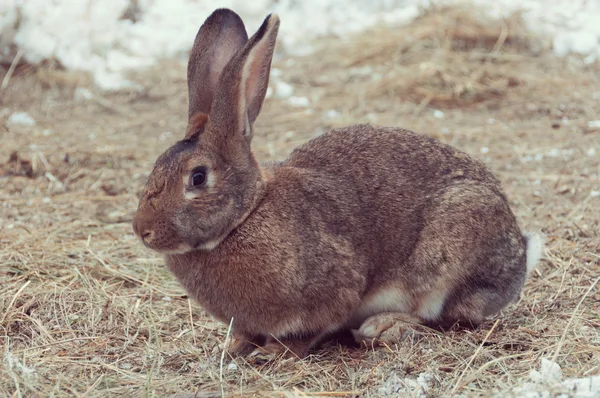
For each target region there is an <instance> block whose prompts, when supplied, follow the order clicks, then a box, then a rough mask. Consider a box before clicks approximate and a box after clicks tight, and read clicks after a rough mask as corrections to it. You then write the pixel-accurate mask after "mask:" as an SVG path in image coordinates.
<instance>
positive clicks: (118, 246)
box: [0, 9, 600, 397]
mask: <svg viewBox="0 0 600 398" xmlns="http://www.w3.org/2000/svg"><path fill="white" fill-rule="evenodd" d="M478 21H480V22H478ZM284 23H285V21H284ZM521 26H522V24H521V23H520V20H519V18H518V16H515V17H514V18H511V19H510V20H507V21H503V22H500V23H489V22H487V21H484V20H481V19H478V18H476V17H475V16H474V14H473V13H472V12H471V13H465V12H464V10H456V9H449V10H448V9H447V10H440V11H435V12H431V13H429V14H428V15H426V16H424V17H422V18H420V19H419V20H418V21H416V22H415V23H413V24H411V25H410V26H408V27H405V28H401V29H394V30H378V31H374V32H371V33H368V34H364V35H360V36H359V37H356V38H353V39H351V40H346V41H342V42H340V41H339V40H333V39H331V40H324V41H322V42H321V43H320V46H321V48H320V50H319V51H318V52H317V53H316V54H315V55H313V56H310V57H307V58H302V59H289V58H284V59H283V60H280V61H279V62H277V65H276V67H278V68H279V69H280V70H281V71H282V75H283V78H284V79H285V80H286V81H289V82H291V83H292V84H293V86H294V88H295V94H296V95H305V96H307V97H308V98H309V99H310V100H311V104H312V105H311V107H310V109H304V108H297V107H293V106H291V105H289V104H288V103H286V102H285V101H280V100H277V99H272V100H269V101H267V103H266V105H265V109H264V111H263V115H262V116H261V118H260V121H259V126H257V132H256V138H255V143H254V147H255V152H256V154H257V155H258V156H259V157H260V158H261V159H263V160H267V159H279V158H282V157H283V156H285V155H286V154H287V153H288V152H289V151H290V149H291V148H292V147H294V146H296V145H298V144H299V143H301V142H303V141H305V140H307V139H309V138H311V137H312V136H314V135H316V134H319V133H320V132H322V131H323V130H325V129H327V128H330V127H335V126H339V125H346V124H349V123H354V122H364V121H371V122H373V123H377V124H384V125H400V126H404V127H407V128H411V129H414V130H417V131H421V132H423V133H427V134H430V135H432V136H435V137H437V138H440V139H441V140H443V141H445V142H448V143H451V144H453V145H456V146H458V147H459V148H462V149H464V150H465V151H467V152H469V153H470V154H472V155H474V156H477V157H480V158H482V159H483V160H484V161H485V162H486V163H488V164H489V165H490V167H491V168H492V169H493V170H494V171H495V172H496V173H497V174H498V176H499V177H500V178H501V180H502V181H503V183H504V186H505V189H506V191H507V194H508V196H509V197H510V198H511V200H512V204H513V209H514V211H515V213H516V214H517V216H518V218H519V220H520V222H521V224H522V225H523V227H524V229H534V230H535V229H541V230H543V231H544V232H545V233H546V234H547V236H548V256H547V259H546V260H544V261H543V262H542V263H541V265H540V266H539V268H538V270H537V272H536V273H535V274H534V275H533V277H532V278H531V280H530V281H529V282H528V284H527V286H526V289H525V291H524V294H523V296H522V299H521V300H520V301H519V302H518V303H515V304H514V305H511V306H510V307H509V308H508V309H506V311H504V312H503V313H502V314H501V315H499V316H498V317H496V318H495V319H492V320H490V321H489V322H488V323H486V324H484V325H482V327H481V328H479V329H477V330H475V331H456V332H449V333H446V334H431V335H426V336H425V337H424V338H422V339H420V340H417V341H406V342H403V343H401V344H398V345H397V346H394V347H384V348H380V349H368V350H365V349H355V348H347V347H341V346H338V345H336V344H333V343H330V344H328V345H326V346H325V347H324V348H323V349H322V350H320V351H318V352H316V353H315V355H314V356H312V357H311V358H310V359H308V360H305V361H295V360H276V361H273V362H269V363H259V362H256V361H255V362H253V361H250V362H246V361H244V360H236V362H235V363H231V361H230V359H229V358H225V360H224V361H223V362H222V361H221V355H222V350H221V344H222V343H223V342H224V340H225V338H226V333H227V325H223V324H219V323H216V322H214V321H213V320H212V319H211V318H210V317H208V316H207V315H206V314H205V313H203V312H202V310H201V309H200V308H198V306H196V305H195V304H194V303H190V301H189V300H188V299H187V297H186V296H185V294H184V292H183V291H182V290H181V288H180V287H179V286H178V284H177V283H176V282H175V281H174V279H173V278H172V277H171V275H169V273H168V272H167V270H166V269H165V267H164V266H163V265H162V261H161V259H160V258H158V257H156V256H155V255H154V254H153V253H150V252H148V251H147V250H145V249H144V248H143V247H141V245H139V244H138V242H137V241H136V239H135V238H134V237H133V235H132V231H131V226H130V220H131V217H132V213H133V211H134V210H135V208H136V205H137V192H138V191H139V190H140V189H141V187H142V185H143V183H144V181H145V178H146V176H147V175H148V172H149V171H150V169H151V165H152V163H153V162H154V160H155V158H156V157H157V155H158V154H159V153H161V152H162V151H163V150H164V149H165V148H166V146H167V145H168V144H170V143H172V142H174V141H175V140H176V139H177V137H178V136H179V135H180V134H182V133H183V131H184V127H185V111H186V109H187V108H186V98H185V93H186V90H185V80H184V77H185V68H184V66H183V65H182V64H180V63H177V62H165V63H164V64H163V65H161V67H160V69H156V70H154V71H149V72H148V73H145V74H140V75H138V76H136V78H137V80H138V81H139V82H140V84H141V85H142V86H143V87H144V88H143V89H142V90H141V91H132V92H122V93H118V94H111V95H108V94H101V93H94V97H93V98H92V100H89V101H81V100H77V98H78V97H77V95H76V91H75V87H76V86H77V85H82V84H85V81H86V80H85V78H83V77H81V76H76V77H69V75H68V74H65V73H63V72H60V71H56V70H54V69H43V68H42V69H32V68H29V69H23V68H16V69H15V71H14V73H13V74H12V76H11V77H10V80H9V81H8V83H7V85H6V87H5V89H4V90H3V91H2V92H1V93H0V95H1V97H0V136H1V137H2V146H1V147H0V200H1V201H2V204H1V205H0V209H1V212H0V265H1V268H0V273H1V275H2V278H3V280H4V281H5V283H3V284H2V286H0V335H1V337H2V338H1V339H0V345H1V352H2V356H3V366H2V367H0V395H2V396H28V397H29V396H40V397H42V396H44V397H45V396H96V397H107V396H169V395H171V394H174V393H182V392H185V391H196V390H199V391H203V392H213V394H212V395H214V396H221V394H222V393H223V395H225V396H241V395H255V396H364V397H372V396H382V395H385V394H386V393H389V394H391V396H394V395H397V394H398V393H394V388H396V390H397V389H400V388H401V387H402V383H401V382H398V381H397V380H402V378H404V377H406V378H408V379H416V377H417V375H419V374H421V373H423V372H427V373H428V374H430V375H431V379H430V382H429V387H430V389H429V392H428V393H427V395H428V396H448V395H450V394H451V393H463V394H465V395H467V396H481V395H483V396H486V395H489V394H491V392H492V391H502V390H504V389H506V388H508V387H510V386H511V385H514V384H515V383H517V382H518V381H519V380H521V379H522V378H524V377H526V376H527V374H528V372H529V370H530V369H532V368H535V367H537V366H538V363H539V360H540V358H542V357H550V358H552V357H556V360H557V361H558V362H559V363H560V365H561V366H562V368H563V372H564V373H565V375H566V376H584V375H590V374H597V373H600V348H599V347H600V315H599V314H600V311H598V308H599V307H600V292H599V290H600V289H599V288H598V285H596V286H595V287H593V284H594V283H595V282H597V277H598V275H600V238H599V236H600V196H598V194H597V193H598V191H600V164H599V160H598V159H599V158H600V131H597V130H592V129H589V128H588V127H587V126H588V125H587V122H588V121H590V120H599V119H600V114H599V113H598V109H600V107H599V104H600V91H599V90H600V85H599V84H598V83H599V82H598V76H600V73H598V72H599V67H598V64H593V65H583V64H581V63H580V62H579V61H578V60H576V59H556V58H554V57H553V56H552V55H550V54H548V52H547V51H546V50H545V48H544V45H543V44H544V43H542V42H540V41H538V40H537V39H535V38H532V37H530V36H529V35H528V34H527V32H525V31H524V30H523V29H522V28H521ZM7 70H8V66H7V67H6V68H5V70H4V73H3V74H0V80H2V77H3V76H5V75H6V72H7ZM0 71H2V69H0ZM434 109H438V110H443V112H444V115H443V116H444V117H443V118H439V117H438V118H436V117H434V113H433V110H434ZM15 110H19V111H27V112H29V113H30V115H32V116H33V117H34V118H35V119H36V120H37V125H36V126H33V127H18V126H9V125H7V124H6V120H7V117H8V115H9V113H10V112H11V111H15ZM332 110H334V111H335V112H331V111H332ZM440 115H441V114H439V113H438V116H440ZM563 120H564V121H563ZM566 120H568V121H566ZM167 131H171V132H173V134H166V133H165V132H167ZM592 148H594V149H595V150H596V151H597V152H598V153H599V154H596V155H593V152H591V149H592ZM395 377H396V378H397V377H399V378H400V379H395ZM395 380H396V381H395ZM405 394H406V395H407V396H419V391H412V390H410V389H409V390H407V391H406V392H405ZM205 395H207V396H210V394H205Z"/></svg>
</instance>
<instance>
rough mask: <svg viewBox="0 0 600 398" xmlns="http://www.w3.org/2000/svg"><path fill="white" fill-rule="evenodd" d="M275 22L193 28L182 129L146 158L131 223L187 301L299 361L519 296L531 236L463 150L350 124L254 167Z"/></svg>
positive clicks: (479, 314)
mask: <svg viewBox="0 0 600 398" xmlns="http://www.w3.org/2000/svg"><path fill="white" fill-rule="evenodd" d="M278 28H279V18H278V17H277V16H276V15H269V16H268V17H267V18H266V19H265V21H264V23H263V24H262V26H261V27H260V29H259V30H258V31H257V32H256V34H254V36H252V37H251V38H250V39H249V40H248V38H247V35H246V31H245V27H244V24H243V22H242V20H241V19H240V17H239V16H238V15H237V14H235V13H234V12H233V11H231V10H227V9H219V10H216V11H215V12H214V13H213V14H212V15H211V16H210V17H208V19H207V20H206V21H205V23H204V24H203V25H202V27H201V28H200V31H199V32H198V35H197V36H196V40H195V42H194V47H193V50H192V52H191V55H190V60H189V65H188V89H189V96H190V103H189V125H188V128H187V132H186V135H185V138H184V139H183V140H182V141H179V142H178V143H176V144H175V145H173V146H172V147H171V148H169V149H168V150H167V151H166V152H165V153H164V154H163V155H161V156H160V157H159V158H158V160H157V161H156V164H155V166H154V170H153V171H152V174H151V175H150V178H149V180H148V183H147V185H146V188H145V192H144V194H143V196H142V198H141V200H140V205H139V208H138V211H137V214H136V215H135V219H134V222H133V227H134V230H135V232H136V234H137V235H138V236H139V237H140V238H141V239H142V240H143V242H144V244H145V245H146V246H147V247H149V248H151V249H153V250H156V251H158V252H160V253H163V254H165V256H166V262H167V265H168V267H169V269H170V270H171V271H172V272H173V273H174V274H175V276H176V277H177V278H178V279H179V281H180V282H181V283H182V284H183V286H184V287H185V288H186V289H187V291H188V292H189V294H190V295H191V296H192V297H194V298H195V299H196V300H198V302H200V304H201V305H202V306H203V307H204V308H205V309H206V310H207V311H208V312H209V313H211V314H212V315H214V316H215V317H217V318H218V319H220V320H221V321H223V322H226V323H229V322H230V321H231V320H232V319H233V320H232V325H233V326H232V330H233V334H234V336H235V337H236V338H237V341H236V343H235V344H234V345H233V347H232V348H231V350H232V351H233V352H238V353H243V354H245V353H248V352H250V351H251V350H252V349H253V348H254V347H256V346H260V345H264V347H263V348H264V349H265V350H267V351H269V352H280V351H283V350H285V349H286V348H287V349H289V350H290V351H291V352H293V353H294V354H296V355H298V356H305V355H307V354H308V352H309V349H310V348H311V347H313V346H314V345H315V344H316V343H317V342H319V341H320V340H321V339H322V338H323V337H324V336H326V335H328V334H330V333H333V332H336V331H338V330H348V329H351V330H354V334H355V337H356V339H357V340H361V341H372V340H376V339H382V338H385V337H386V332H387V331H388V330H392V329H393V328H394V327H396V326H397V325H399V324H402V322H406V321H409V322H417V323H419V324H423V325H430V326H439V327H446V326H451V325H453V324H455V323H457V322H458V323H465V324H468V325H476V324H478V323H479V322H481V321H482V320H483V319H484V318H485V317H487V316H489V315H492V314H495V313H497V312H499V311H500V310H501V309H502V308H503V307H505V306H506V305H507V304H508V303H510V302H511V301H512V300H514V299H515V298H517V297H518V296H519V294H520V292H521V289H522V287H523V283H524V281H525V279H526V275H527V273H528V271H529V270H531V269H532V268H533V267H534V266H535V264H536V262H537V261H538V260H539V258H540V256H541V254H542V249H543V244H542V241H541V238H540V237H539V236H538V235H530V236H526V235H523V234H522V233H521V231H520V230H519V226H518V225H517V222H516V220H515V217H514V215H513V213H512V212H511V209H510V208H509V205H508V203H507V199H506V197H505V196H504V194H503V192H502V190H501V188H500V183H499V182H498V180H497V179H496V178H495V177H494V175H493V174H492V173H491V172H490V171H489V170H488V169H487V168H486V167H485V166H484V165H483V164H482V163H481V162H479V161H477V160H474V159H472V158H470V157H469V156H467V155H466V154H464V153H463V152H460V151H458V150H456V149H454V148H452V147H450V146H448V145H444V144H442V143H440V142H438V141H436V140H434V139H432V138H428V137H426V136H423V135H419V134H416V133H413V132H411V131H407V130H402V129H397V128H383V127H374V126H369V125H357V126H351V127H348V128H344V129H337V130H333V131H330V132H328V133H326V134H324V135H322V136H320V137H318V138H315V139H313V140H312V141H310V142H308V143H307V144H305V145H303V146H301V147H299V148H297V149H296V150H295V151H293V152H292V154H291V155H290V156H289V158H288V159H287V160H285V161H283V162H281V163H276V164H269V165H264V166H259V165H258V163H257V162H256V160H255V158H254V156H253V154H252V151H251V148H250V147H251V141H252V135H253V124H254V121H255V120H256V118H257V116H258V114H259V112H260V109H261V106H262V103H263V100H264V98H265V93H266V90H267V86H268V82H269V71H270V67H271V58H272V56H273V51H274V47H275V39H276V36H277V31H278ZM387 337H390V335H387ZM393 337H397V336H393Z"/></svg>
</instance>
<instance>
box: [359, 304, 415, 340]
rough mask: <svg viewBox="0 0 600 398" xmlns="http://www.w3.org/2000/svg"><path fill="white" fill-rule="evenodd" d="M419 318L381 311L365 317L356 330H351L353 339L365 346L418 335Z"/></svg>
mask: <svg viewBox="0 0 600 398" xmlns="http://www.w3.org/2000/svg"><path fill="white" fill-rule="evenodd" d="M420 325H421V320H420V319H419V318H417V317H414V316H412V315H408V314H402V313H397V312H383V313H381V314H376V315H373V316H371V317H369V318H367V319H366V320H365V321H364V322H363V324H362V325H361V326H360V328H358V330H352V334H353V335H354V340H355V341H356V342H357V343H359V344H365V345H367V346H372V345H380V344H389V343H392V344H393V343H398V342H400V341H402V340H405V339H406V338H408V337H410V336H418V335H419V332H418V331H417V330H415V329H417V328H418V327H419V326H420Z"/></svg>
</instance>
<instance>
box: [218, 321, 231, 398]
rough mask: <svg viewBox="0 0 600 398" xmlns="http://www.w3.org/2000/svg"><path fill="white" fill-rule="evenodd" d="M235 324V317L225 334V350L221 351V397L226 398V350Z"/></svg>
mask: <svg viewBox="0 0 600 398" xmlns="http://www.w3.org/2000/svg"><path fill="white" fill-rule="evenodd" d="M232 326H233V317H231V321H229V327H228V328H227V334H226V335H225V345H224V346H223V352H221V363H220V365H219V384H221V397H222V398H225V387H224V386H223V362H224V361H225V352H227V346H228V345H229V334H230V333H231V327H232Z"/></svg>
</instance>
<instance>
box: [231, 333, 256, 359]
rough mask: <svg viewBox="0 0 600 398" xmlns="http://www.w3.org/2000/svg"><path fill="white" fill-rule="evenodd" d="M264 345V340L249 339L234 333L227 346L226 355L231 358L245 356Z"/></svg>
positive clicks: (249, 337)
mask: <svg viewBox="0 0 600 398" xmlns="http://www.w3.org/2000/svg"><path fill="white" fill-rule="evenodd" d="M262 344H264V338H262V339H261V338H259V337H251V336H246V335H243V334H237V333H234V335H233V337H232V339H231V341H230V342H229V344H228V345H227V353H229V354H230V355H231V356H240V357H243V356H246V355H249V354H250V353H252V352H253V351H254V350H256V349H257V347H260V346H262Z"/></svg>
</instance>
